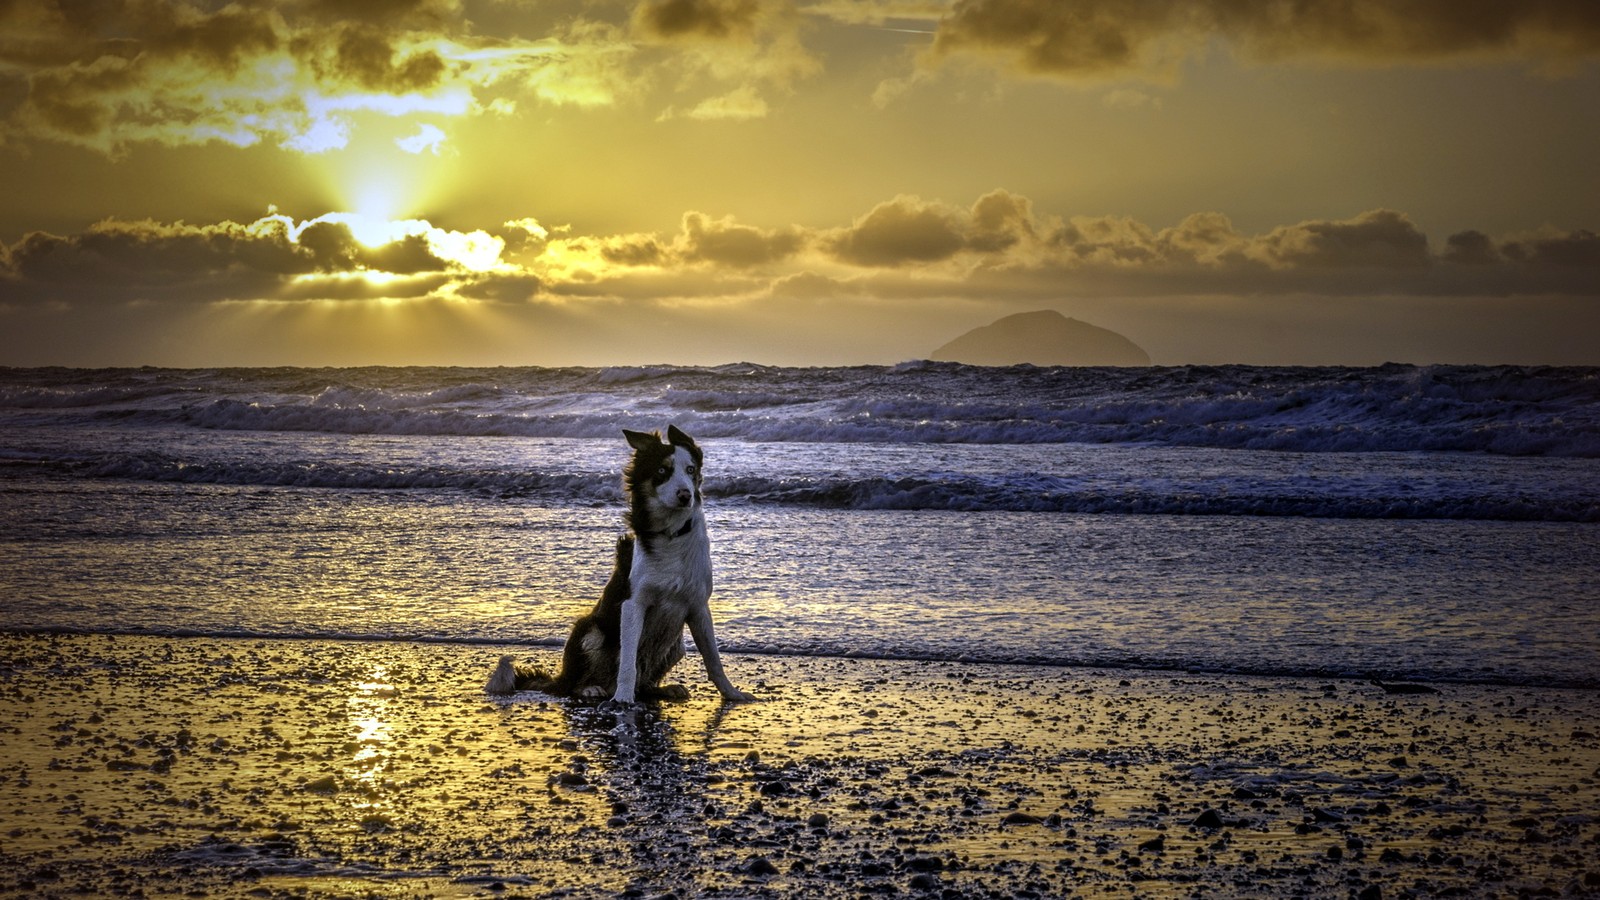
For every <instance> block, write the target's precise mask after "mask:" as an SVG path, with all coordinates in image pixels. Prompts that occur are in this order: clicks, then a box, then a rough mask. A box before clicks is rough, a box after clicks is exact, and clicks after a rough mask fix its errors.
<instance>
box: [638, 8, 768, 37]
mask: <svg viewBox="0 0 1600 900" xmlns="http://www.w3.org/2000/svg"><path fill="white" fill-rule="evenodd" d="M760 17H761V4H760V3H759V2H757V0H644V2H642V3H640V4H639V5H638V6H636V7H634V12H633V27H634V29H635V30H636V31H637V32H639V33H640V34H641V35H643V36H645V37H647V38H654V39H658V40H668V41H675V40H702V41H732V40H749V39H750V38H751V37H752V36H753V35H754V33H755V31H756V28H757V24H758V22H759V19H760Z"/></svg>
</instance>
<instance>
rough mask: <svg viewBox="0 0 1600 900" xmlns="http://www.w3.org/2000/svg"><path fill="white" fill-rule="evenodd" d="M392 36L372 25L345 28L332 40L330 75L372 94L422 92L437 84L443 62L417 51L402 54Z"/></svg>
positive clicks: (432, 53) (427, 53) (339, 30)
mask: <svg viewBox="0 0 1600 900" xmlns="http://www.w3.org/2000/svg"><path fill="white" fill-rule="evenodd" d="M392 41H393V37H392V36H391V35H389V34H387V33H386V32H385V31H384V30H382V29H380V28H376V27H374V26H371V25H347V26H345V27H343V28H340V29H338V36H337V37H336V38H335V39H334V44H333V50H332V61H331V64H330V65H329V68H331V70H332V73H333V74H334V75H335V77H336V78H338V79H340V80H345V81H349V82H351V83H353V84H357V85H359V86H361V87H363V88H366V89H368V90H374V91H393V92H395V93H401V94H403V93H406V92H409V91H425V90H427V89H429V88H432V87H433V86H435V85H436V84H438V83H439V79H440V78H441V77H442V76H443V75H444V72H445V63H444V60H442V59H440V58H439V55H438V54H437V53H434V52H432V51H428V50H424V51H416V52H413V53H409V54H401V53H400V52H399V51H397V50H396V48H395V46H394V44H393V42H392Z"/></svg>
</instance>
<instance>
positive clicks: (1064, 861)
mask: <svg viewBox="0 0 1600 900" xmlns="http://www.w3.org/2000/svg"><path fill="white" fill-rule="evenodd" d="M505 649H507V648H503V647H499V646H462V645H452V644H410V643H392V642H333V641H319V640H258V639H238V640H234V639H216V638H158V637H125V636H124V637H115V636H104V635H60V636H52V635H15V634H12V635H3V636H0V676H3V678H0V739H3V744H4V747H5V757H6V766H5V769H4V773H3V778H0V842H3V843H0V847H3V851H0V861H3V865H0V891H3V892H4V893H5V894H6V895H7V896H28V897H81V896H117V895H124V896H126V895H143V896H222V897H232V896H237V897H264V896H265V897H277V896H286V897H425V896H441V897H454V896H486V897H589V896H618V895H620V896H637V897H658V896H676V897H753V896H754V897H759V896H796V897H800V896H804V897H845V896H849V897H856V896H862V895H891V896H892V895H902V896H930V897H1025V896H1038V897H1062V896H1084V897H1116V896H1139V897H1192V896H1216V897H1235V896H1269V897H1294V896H1306V897H1333V896H1356V897H1364V898H1370V897H1401V896H1447V895H1464V896H1514V895H1575V894H1576V895H1583V894H1591V895H1593V894H1600V815H1597V813H1596V811H1597V810H1600V738H1597V736H1596V732H1597V731H1600V726H1597V725H1596V723H1597V722H1600V695H1597V694H1595V693H1593V692H1588V691H1574V690H1553V689H1538V688H1528V687H1505V686H1484V685H1450V684H1445V685H1440V686H1439V689H1440V692H1439V693H1437V694H1423V695H1390V694H1386V693H1384V692H1383V691H1382V690H1381V689H1380V688H1378V687H1377V686H1374V685H1371V684H1367V683H1364V682H1355V681H1328V680H1316V679H1298V680H1297V679H1272V678H1261V677H1235V676H1219V675H1199V674H1187V673H1176V672H1149V671H1145V672H1132V671H1105V670H1083V669H1047V668H1027V667H1002V666H978V665H969V664H963V663H927V662H900V661H873V660H850V659H829V658H792V657H777V656H735V657H732V658H731V659H730V661H729V662H730V664H729V669H730V673H731V674H732V676H733V677H734V680H735V681H736V682H738V683H740V684H742V685H743V686H745V687H747V688H749V689H752V690H753V691H755V692H756V693H758V694H759V695H760V696H761V697H762V698H764V700H763V702H760V703H753V704H744V705H723V704H722V703H721V702H720V701H719V700H718V698H717V696H716V693H715V691H714V690H713V689H712V688H711V687H710V686H709V685H708V684H706V683H705V681H704V678H703V674H702V673H701V672H700V671H699V670H698V668H697V667H696V666H694V665H693V660H691V661H689V662H686V663H685V664H683V665H682V666H680V668H679V670H678V672H677V674H678V675H680V676H681V679H682V680H683V681H684V682H685V683H686V684H687V685H688V686H689V687H690V689H691V699H690V700H688V701H687V702H683V703H676V704H668V705H663V706H659V707H645V708H641V709H639V710H638V711H636V712H631V713H622V714H620V715H619V714H617V713H615V712H613V711H611V710H608V709H605V708H600V707H595V706H592V705H581V704H576V703H568V702H555V701H551V700H549V699H548V698H544V697H541V696H540V695H537V694H520V695H517V696H515V697H512V698H509V699H493V698H490V697H488V696H487V695H485V694H484V693H483V691H482V683H483V681H484V679H485V677H486V676H487V674H488V672H489V670H490V668H491V667H492V665H493V662H494V660H495V658H496V657H497V656H498V654H499V653H500V652H502V651H503V650H505ZM510 649H511V650H512V651H513V652H518V653H520V654H521V655H523V656H524V657H525V658H532V659H544V658H546V657H548V659H550V660H553V658H554V655H555V654H554V651H551V650H547V649H540V648H534V649H525V648H524V649H518V648H510Z"/></svg>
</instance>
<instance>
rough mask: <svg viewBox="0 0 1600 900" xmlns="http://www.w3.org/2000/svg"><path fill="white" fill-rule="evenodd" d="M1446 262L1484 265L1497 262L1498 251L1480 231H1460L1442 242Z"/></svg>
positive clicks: (1498, 258)
mask: <svg viewBox="0 0 1600 900" xmlns="http://www.w3.org/2000/svg"><path fill="white" fill-rule="evenodd" d="M1444 246H1445V250H1444V258H1445V261H1446V262H1452V263H1456V264H1458V265H1463V266H1486V265H1490V264H1492V263H1496V262H1499V261H1500V259H1501V256H1500V252H1499V251H1498V250H1496V249H1495V246H1494V241H1493V240H1492V239H1491V238H1490V237H1489V236H1488V235H1487V234H1484V233H1483V232H1481V231H1461V232H1457V233H1455V234H1452V235H1450V237H1448V238H1446V239H1445V242H1444Z"/></svg>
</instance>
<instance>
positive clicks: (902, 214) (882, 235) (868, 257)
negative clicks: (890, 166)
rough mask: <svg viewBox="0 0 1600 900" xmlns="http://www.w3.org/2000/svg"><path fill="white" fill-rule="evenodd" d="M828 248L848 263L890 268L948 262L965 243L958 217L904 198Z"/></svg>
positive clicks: (887, 205)
mask: <svg viewBox="0 0 1600 900" xmlns="http://www.w3.org/2000/svg"><path fill="white" fill-rule="evenodd" d="M828 245H829V247H830V249H831V250H832V251H833V253H834V255H835V256H837V257H838V258H839V259H841V260H843V261H844V262H848V263H853V264H855V265H859V266H890V267H892V266H902V265H909V264H915V263H930V262H939V261H942V260H946V259H949V258H951V257H953V256H955V255H956V254H957V253H959V252H961V250H962V249H964V248H965V247H966V246H967V238H966V228H965V223H963V222H962V221H961V219H960V213H959V211H957V210H955V209H952V208H950V207H947V206H945V205H943V204H937V203H924V202H923V201H922V200H921V199H919V198H917V197H906V196H901V197H896V198H895V199H893V200H890V201H889V202H887V203H880V204H878V205H877V206H876V207H874V208H873V209H872V211H871V212H869V213H867V214H866V215H865V216H862V217H861V218H859V219H857V220H856V221H855V224H853V225H851V226H850V227H849V228H846V229H843V230H841V231H840V232H838V233H837V234H835V235H834V236H832V238H831V239H830V240H829V241H828Z"/></svg>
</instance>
